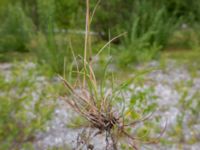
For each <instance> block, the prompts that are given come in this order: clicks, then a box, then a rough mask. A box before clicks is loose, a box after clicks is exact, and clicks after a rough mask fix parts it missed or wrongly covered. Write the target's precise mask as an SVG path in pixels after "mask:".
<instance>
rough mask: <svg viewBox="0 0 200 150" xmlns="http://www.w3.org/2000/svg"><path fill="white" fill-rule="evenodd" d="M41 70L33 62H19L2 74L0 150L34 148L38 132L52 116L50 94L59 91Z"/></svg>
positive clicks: (0, 83) (52, 106) (0, 82)
mask: <svg viewBox="0 0 200 150" xmlns="http://www.w3.org/2000/svg"><path fill="white" fill-rule="evenodd" d="M38 73H39V72H38V71H37V67H35V66H34V65H33V64H27V63H25V64H18V63H16V65H14V66H12V71H10V73H9V75H8V74H6V72H5V74H4V72H3V71H2V72H1V74H0V88H1V92H0V93H1V94H0V118H1V119H0V149H1V150H8V149H9V150H16V149H31V148H32V143H33V142H34V140H36V139H35V136H36V133H37V132H40V131H42V130H44V129H45V123H46V122H47V121H48V120H49V119H50V118H51V116H52V115H51V114H52V112H53V110H54V107H55V104H53V103H52V100H51V98H52V97H53V96H52V95H51V94H50V93H54V94H55V92H56V91H55V90H54V89H53V88H52V86H50V85H48V86H47V84H48V82H47V80H45V79H43V78H41V76H38ZM36 80H38V81H36ZM39 80H41V81H40V82H39Z"/></svg>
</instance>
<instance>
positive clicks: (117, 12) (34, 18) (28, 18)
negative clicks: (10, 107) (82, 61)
mask: <svg viewBox="0 0 200 150" xmlns="http://www.w3.org/2000/svg"><path fill="white" fill-rule="evenodd" d="M97 3H98V2H97V0H94V1H91V10H92V9H94V8H95V6H96V4H97ZM84 13H85V1H80V0H1V1H0V19H1V24H0V52H1V56H0V58H1V59H0V60H1V61H3V60H6V59H8V58H5V57H4V56H3V54H2V53H4V54H5V53H11V52H30V53H32V54H33V55H34V56H36V57H35V58H36V59H37V60H38V62H39V63H41V64H49V65H50V69H52V70H53V72H56V73H61V72H62V71H63V62H64V57H66V58H65V59H66V62H67V61H68V62H70V61H71V60H72V59H71V51H70V49H71V48H72V47H71V46H70V45H72V46H73V51H75V53H77V54H81V53H82V49H83V44H82V43H83V42H82V41H83V33H84V24H85V15H84ZM199 24H200V2H198V1H195V0H192V1H191V0H168V1H166V0H160V1H157V0H112V1H105V0H102V1H100V4H99V6H98V7H97V9H96V12H95V17H94V18H93V22H92V27H91V28H92V31H93V33H94V37H93V38H92V39H93V40H92V41H93V43H94V48H93V49H94V50H93V51H95V50H98V48H99V47H100V46H101V45H102V44H104V43H105V42H106V41H108V40H109V39H111V38H112V37H114V36H116V35H118V34H120V33H122V32H127V34H126V36H125V37H122V38H120V39H116V40H115V41H114V42H113V43H112V44H113V46H114V48H113V49H112V50H111V52H112V53H113V54H114V56H115V59H114V61H115V60H117V64H119V66H123V67H125V66H127V65H128V64H131V63H139V62H143V61H148V60H152V59H158V58H159V55H160V52H162V51H163V50H165V49H167V48H169V47H172V48H174V49H177V48H183V49H196V48H197V47H198V45H199V38H200V37H199ZM174 39H175V40H174ZM71 41H72V42H71ZM70 47H71V48H70ZM52 60H54V61H52Z"/></svg>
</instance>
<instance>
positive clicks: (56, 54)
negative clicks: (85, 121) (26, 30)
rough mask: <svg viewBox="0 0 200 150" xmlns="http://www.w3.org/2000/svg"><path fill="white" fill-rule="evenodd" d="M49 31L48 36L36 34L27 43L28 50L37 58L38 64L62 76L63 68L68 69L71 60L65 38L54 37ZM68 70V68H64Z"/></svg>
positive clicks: (60, 36)
mask: <svg viewBox="0 0 200 150" xmlns="http://www.w3.org/2000/svg"><path fill="white" fill-rule="evenodd" d="M50 32H51V31H49V33H48V35H45V34H43V33H40V32H39V33H37V34H36V36H35V37H33V39H32V41H31V42H30V43H29V46H28V47H29V49H30V50H31V51H32V52H33V53H34V54H35V55H36V56H37V60H38V62H39V63H40V64H42V65H44V66H45V67H47V68H48V69H49V70H51V71H52V73H53V74H54V73H59V74H62V73H63V72H64V66H66V67H68V66H69V63H68V62H70V61H71V59H72V57H70V55H71V51H70V49H69V47H68V45H67V41H66V37H65V36H62V35H58V36H56V35H55V34H53V33H52V32H51V33H50ZM65 69H66V70H68V69H69V68H65Z"/></svg>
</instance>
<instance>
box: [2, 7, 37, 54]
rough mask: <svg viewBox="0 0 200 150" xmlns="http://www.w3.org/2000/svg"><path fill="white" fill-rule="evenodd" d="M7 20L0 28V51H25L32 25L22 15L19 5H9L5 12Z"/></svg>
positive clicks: (32, 28) (24, 15)
mask: <svg viewBox="0 0 200 150" xmlns="http://www.w3.org/2000/svg"><path fill="white" fill-rule="evenodd" d="M6 14H7V18H5V21H4V23H3V24H2V25H1V26H0V51H8V50H17V51H24V50H27V48H26V44H27V43H28V42H29V40H30V38H31V35H32V33H33V31H34V25H33V23H32V21H31V19H29V18H28V17H27V16H26V14H25V13H24V11H23V9H22V6H21V5H20V4H16V5H9V7H8V10H7V12H6Z"/></svg>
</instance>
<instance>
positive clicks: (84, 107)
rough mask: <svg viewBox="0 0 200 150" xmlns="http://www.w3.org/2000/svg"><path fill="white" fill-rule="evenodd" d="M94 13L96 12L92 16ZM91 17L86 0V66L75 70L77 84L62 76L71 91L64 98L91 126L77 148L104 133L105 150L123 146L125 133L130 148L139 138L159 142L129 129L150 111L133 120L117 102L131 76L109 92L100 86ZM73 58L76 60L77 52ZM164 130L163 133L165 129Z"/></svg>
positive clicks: (84, 63)
mask: <svg viewBox="0 0 200 150" xmlns="http://www.w3.org/2000/svg"><path fill="white" fill-rule="evenodd" d="M98 3H99V2H98ZM95 10H96V7H95ZM95 10H94V11H95ZM93 15H94V12H93V13H92V15H91V16H93ZM91 20H92V17H91V18H90V1H89V0H86V26H85V30H86V32H85V47H84V56H83V59H82V60H83V69H80V68H79V67H78V65H77V67H76V68H77V70H76V71H74V72H75V73H76V74H77V80H76V82H75V84H74V85H72V84H71V83H69V82H68V81H67V80H66V79H64V78H62V77H61V79H62V81H63V82H64V85H65V87H66V89H67V93H68V94H67V95H66V96H65V97H63V98H62V99H63V100H65V102H66V103H67V104H68V105H69V106H70V108H71V109H73V110H74V111H76V112H77V113H78V114H79V115H80V116H81V117H83V118H84V119H85V120H86V121H87V122H88V124H89V129H90V130H89V131H88V130H84V136H85V139H87V140H85V142H84V143H83V140H82V144H80V143H79V144H77V146H76V148H75V149H76V150H81V149H84V147H85V148H87V149H94V146H95V145H91V144H90V142H89V141H90V140H91V139H92V138H95V137H96V136H97V135H99V134H102V135H105V143H106V144H105V148H102V149H105V150H111V149H113V150H118V149H119V146H120V144H119V140H120V138H122V137H123V140H122V141H123V142H124V143H125V144H127V145H128V146H129V148H131V149H136V150H137V149H139V146H138V143H140V141H141V142H145V143H156V142H158V139H159V137H158V138H154V139H148V140H146V141H142V140H141V139H140V138H137V137H136V136H135V135H132V134H131V133H130V132H129V130H128V128H134V127H135V126H136V124H140V123H142V122H144V121H146V120H148V119H149V118H150V117H151V115H147V116H146V117H143V118H142V117H140V118H139V119H137V120H130V119H128V118H126V117H127V116H128V115H127V113H126V112H125V111H126V109H125V108H123V109H122V110H121V111H119V108H118V107H117V104H116V102H115V99H116V97H117V96H118V95H119V93H121V92H120V91H121V90H123V89H124V88H125V87H126V86H127V85H129V84H130V83H131V82H130V81H132V80H129V81H127V82H125V83H123V84H120V85H119V86H118V87H117V88H112V90H111V91H110V92H108V90H101V89H106V87H101V85H103V84H98V83H99V82H97V81H96V78H95V73H94V71H93V66H92V63H93V60H92V49H91V39H90V35H89V33H90V24H91ZM122 35H123V34H121V35H119V36H118V37H120V36H122ZM118 37H115V38H113V39H112V40H110V41H109V42H108V43H107V44H106V45H105V46H103V48H102V49H100V50H99V52H98V53H97V55H99V53H101V51H102V50H103V49H104V48H105V47H106V46H107V45H109V43H111V42H112V41H113V40H114V39H116V38H118ZM97 55H95V56H97ZM74 61H76V62H77V60H76V57H75V56H74ZM107 89H108V88H107ZM122 99H123V98H122ZM124 103H125V102H124ZM163 131H164V130H163ZM163 131H162V132H161V133H163ZM85 132H86V133H85ZM77 139H78V138H77ZM77 143H78V142H77Z"/></svg>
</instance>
